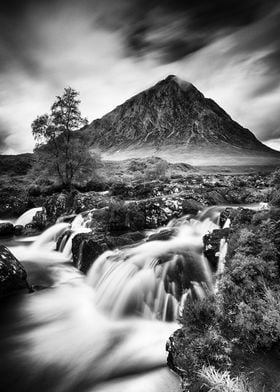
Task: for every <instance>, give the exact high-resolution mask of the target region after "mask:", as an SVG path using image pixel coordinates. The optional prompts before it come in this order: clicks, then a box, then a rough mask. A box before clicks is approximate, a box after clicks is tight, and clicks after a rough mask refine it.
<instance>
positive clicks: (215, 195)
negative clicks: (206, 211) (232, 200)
mask: <svg viewBox="0 0 280 392" xmlns="http://www.w3.org/2000/svg"><path fill="white" fill-rule="evenodd" d="M206 198H207V201H208V203H209V204H210V205H216V204H223V203H224V202H225V199H224V197H223V196H222V195H221V194H220V193H219V192H217V191H211V192H207V194H206Z"/></svg>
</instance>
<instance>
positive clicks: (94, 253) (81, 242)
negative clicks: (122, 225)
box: [72, 232, 144, 273]
mask: <svg viewBox="0 0 280 392" xmlns="http://www.w3.org/2000/svg"><path fill="white" fill-rule="evenodd" d="M143 238H144V235H143V234H141V233H137V232H136V233H127V234H123V235H120V236H116V237H114V236H110V235H105V234H98V235H96V234H94V233H81V234H77V235H76V236H75V237H74V238H73V240H72V253H73V263H74V265H75V266H76V267H77V268H78V269H79V270H80V271H82V272H83V273H87V271H88V270H89V268H90V267H91V266H92V264H93V263H94V261H95V260H96V259H97V257H98V256H100V255H101V254H102V253H103V252H105V251H106V250H113V249H115V248H120V247H123V246H126V245H132V244H134V243H136V242H138V241H140V240H141V239H143Z"/></svg>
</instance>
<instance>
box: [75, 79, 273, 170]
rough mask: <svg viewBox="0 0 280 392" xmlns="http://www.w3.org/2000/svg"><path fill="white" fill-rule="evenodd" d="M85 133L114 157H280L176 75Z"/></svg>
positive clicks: (91, 126)
mask: <svg viewBox="0 0 280 392" xmlns="http://www.w3.org/2000/svg"><path fill="white" fill-rule="evenodd" d="M82 132H83V133H86V137H87V138H88V139H89V141H90V143H91V145H92V146H93V147H94V148H96V147H98V148H99V149H100V150H101V151H102V152H103V153H104V152H105V153H107V154H108V156H110V157H111V158H112V157H113V156H115V157H116V158H117V157H119V158H120V157H121V156H124V157H132V156H135V157H136V156H142V157H143V154H144V156H145V155H146V156H149V155H158V156H161V157H163V158H166V159H170V157H171V158H172V159H171V160H173V161H174V160H177V161H178V160H181V161H188V162H190V163H196V161H197V162H198V161H199V160H201V159H204V158H206V157H207V159H208V157H210V158H211V159H212V161H213V162H214V163H215V162H216V161H218V162H219V159H220V158H221V157H222V158H228V157H233V159H237V157H238V156H239V157H243V158H244V159H247V160H248V159H249V158H250V159H249V160H252V158H253V160H252V161H254V160H256V159H257V163H260V162H261V161H260V160H259V159H260V157H264V158H265V160H268V161H269V159H273V160H275V159H279V157H280V153H278V152H276V151H274V150H272V149H270V148H269V147H267V146H265V145H263V144H262V143H261V142H260V141H259V140H258V139H257V138H256V137H255V136H254V134H253V133H252V132H250V131H249V130H248V129H245V128H243V127H242V126H241V125H239V124H238V123H237V122H235V121H234V120H233V119H232V118H231V117H230V116H229V115H228V114H227V113H226V112H225V111H224V110H223V109H222V108H221V107H220V106H219V105H217V104H216V103H215V102H214V101H213V100H212V99H209V98H205V97H204V95H203V94H202V93H201V92H200V91H199V90H198V89H197V88H196V87H195V86H193V85H192V84H191V83H189V82H185V81H183V80H181V79H179V78H178V77H176V76H174V75H170V76H168V77H167V78H166V79H164V80H162V81H160V82H158V83H157V84H156V85H155V86H153V87H151V88H149V89H147V90H145V91H143V92H141V93H139V94H137V95H135V96H134V97H132V98H130V99H128V100H127V101H126V102H124V103H123V104H122V105H120V106H117V107H116V108H115V109H114V110H113V111H111V112H109V113H108V114H106V115H105V116H103V117H102V118H101V119H97V120H95V121H93V122H92V123H91V124H89V126H88V127H87V128H86V129H85V130H84V131H82ZM193 159H194V160H195V162H192V160H193ZM237 163H240V162H237ZM260 164H261V163H260Z"/></svg>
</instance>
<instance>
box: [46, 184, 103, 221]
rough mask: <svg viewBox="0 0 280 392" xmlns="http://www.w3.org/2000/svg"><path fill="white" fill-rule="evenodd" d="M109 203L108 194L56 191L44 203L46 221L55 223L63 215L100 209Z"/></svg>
mask: <svg viewBox="0 0 280 392" xmlns="http://www.w3.org/2000/svg"><path fill="white" fill-rule="evenodd" d="M108 205H109V197H108V195H103V194H99V193H97V192H87V193H80V192H78V191H73V192H71V193H56V194H54V195H52V196H50V197H48V198H47V201H46V202H45V204H44V207H45V211H46V218H47V222H48V223H51V224H53V223H55V222H56V220H57V219H58V218H61V217H62V216H63V215H72V214H79V213H81V212H85V211H89V210H92V209H95V208H97V209H100V208H104V207H106V206H108Z"/></svg>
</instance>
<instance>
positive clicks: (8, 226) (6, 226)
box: [0, 222, 14, 236]
mask: <svg viewBox="0 0 280 392" xmlns="http://www.w3.org/2000/svg"><path fill="white" fill-rule="evenodd" d="M13 234H14V225H13V224H12V223H9V222H3V223H0V236H10V235H13Z"/></svg>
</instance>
